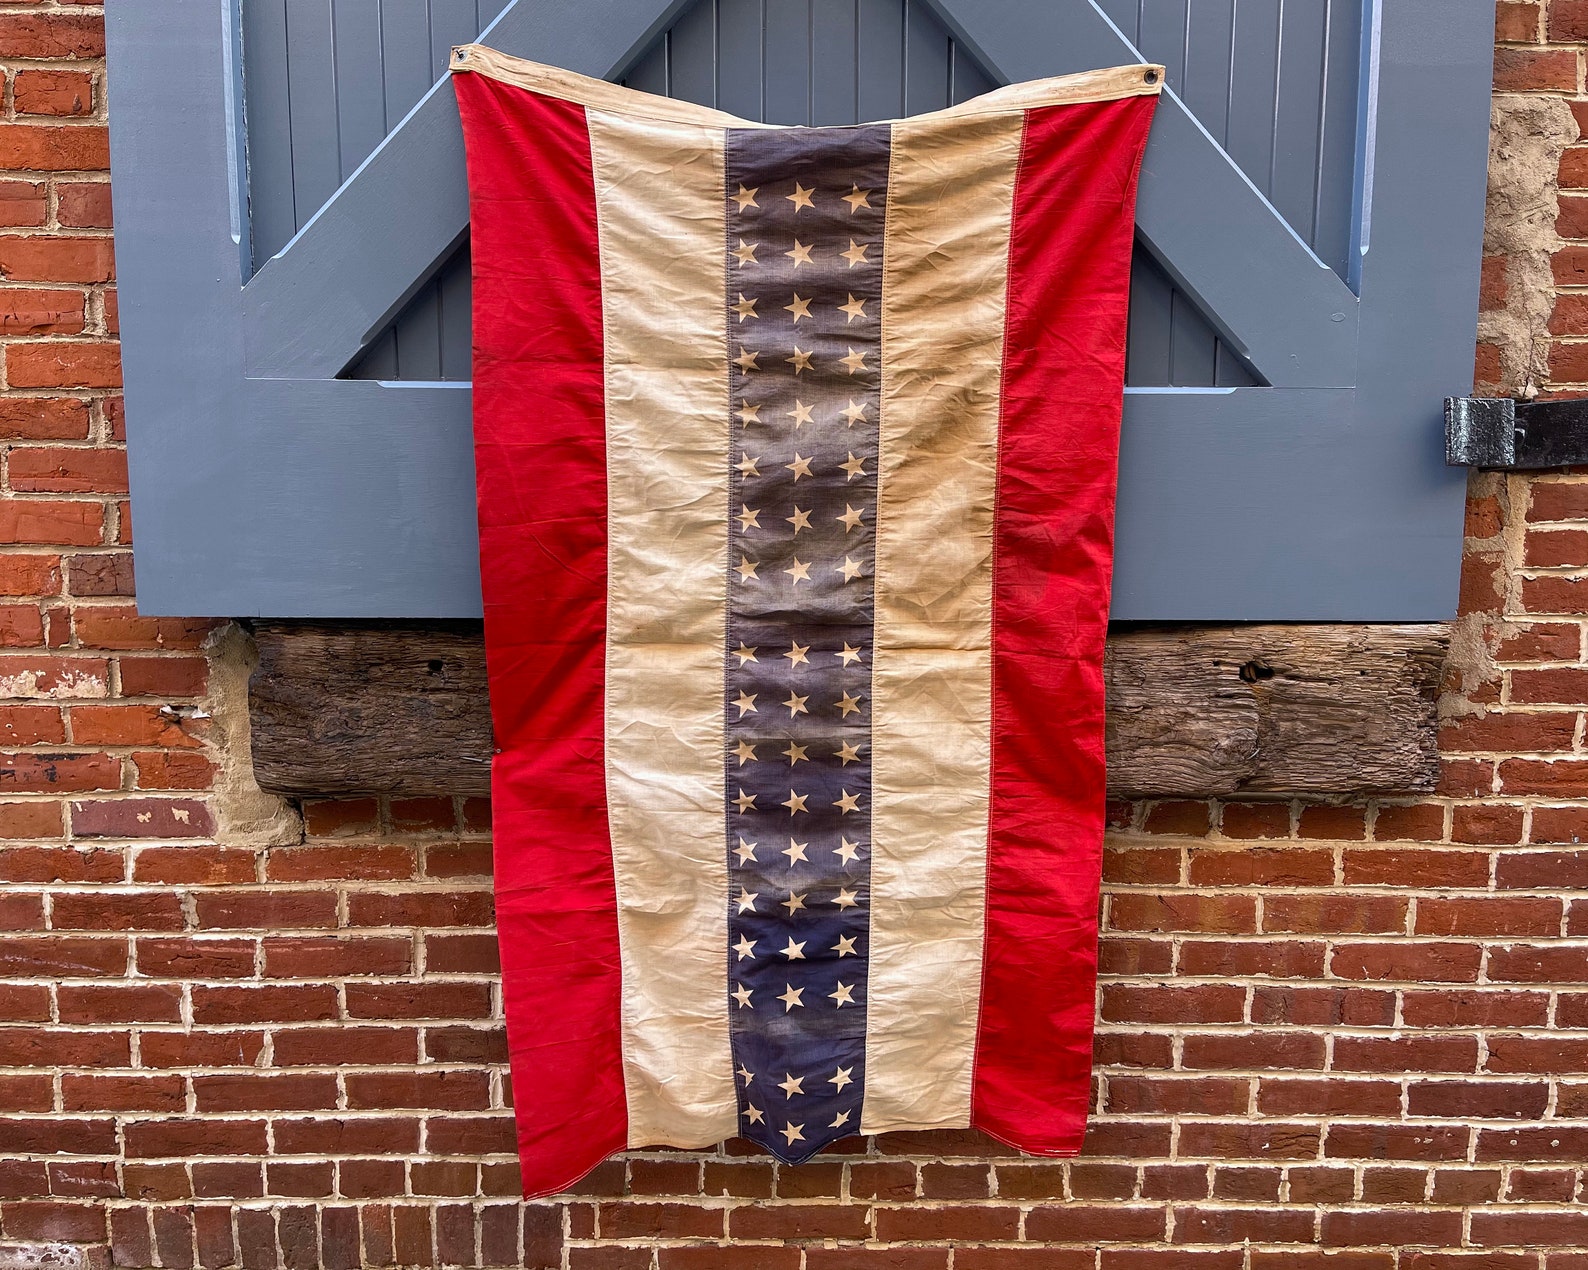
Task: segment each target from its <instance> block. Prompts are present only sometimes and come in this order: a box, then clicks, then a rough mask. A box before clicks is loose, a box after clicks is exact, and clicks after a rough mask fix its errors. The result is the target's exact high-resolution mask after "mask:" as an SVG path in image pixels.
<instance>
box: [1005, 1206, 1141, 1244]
mask: <svg viewBox="0 0 1588 1270" xmlns="http://www.w3.org/2000/svg"><path fill="white" fill-rule="evenodd" d="M1166 1224H1167V1223H1166V1222H1165V1215H1164V1212H1163V1210H1162V1209H1159V1208H1146V1207H1120V1206H1108V1207H1091V1206H1087V1205H1082V1204H1076V1203H1073V1202H1072V1203H1069V1204H1065V1205H1062V1206H1053V1207H1049V1206H1045V1205H1039V1206H1037V1207H1035V1208H1033V1209H1032V1210H1031V1211H1030V1212H1029V1213H1028V1214H1027V1215H1026V1238H1027V1239H1036V1240H1049V1241H1052V1242H1054V1243H1060V1242H1063V1243H1082V1242H1087V1243H1090V1242H1094V1241H1095V1242H1098V1243H1126V1242H1141V1241H1145V1240H1153V1239H1162V1238H1163V1237H1164V1231H1165V1226H1166Z"/></svg>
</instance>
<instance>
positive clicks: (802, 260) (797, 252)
mask: <svg viewBox="0 0 1588 1270" xmlns="http://www.w3.org/2000/svg"><path fill="white" fill-rule="evenodd" d="M783 254H784V255H785V256H787V257H788V258H789V259H790V260H792V261H793V262H794V267H795V268H796V269H798V268H799V267H800V266H801V265H808V264H810V263H811V249H810V246H809V244H807V243H802V242H801V241H800V240H799V239H798V238H796V239H795V240H794V250H793V251H785V252H784V253H783Z"/></svg>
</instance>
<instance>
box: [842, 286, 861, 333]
mask: <svg viewBox="0 0 1588 1270" xmlns="http://www.w3.org/2000/svg"><path fill="white" fill-rule="evenodd" d="M844 294H845V295H848V296H849V303H848V304H840V305H839V306H838V311H839V312H840V313H847V314H849V316H848V317H847V318H846V319H845V320H844V325H845V326H848V325H849V324H850V323H851V322H853V321H854V320H855V319H856V318H863V317H865V316H866V302H865V301H864V300H857V299H855V297H854V296H853V295H851V294H850V293H849V292H847V291H846V292H845V293H844Z"/></svg>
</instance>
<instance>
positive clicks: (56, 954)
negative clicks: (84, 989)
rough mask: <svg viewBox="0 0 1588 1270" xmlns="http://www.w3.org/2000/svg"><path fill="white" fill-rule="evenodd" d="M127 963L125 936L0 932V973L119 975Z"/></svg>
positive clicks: (9, 975)
mask: <svg viewBox="0 0 1588 1270" xmlns="http://www.w3.org/2000/svg"><path fill="white" fill-rule="evenodd" d="M126 966H127V941H126V940H124V939H78V938H74V937H72V936H63V935H41V936H11V935H6V934H0V976H5V977H7V978H18V979H46V978H48V979H71V978H87V977H91V976H98V975H119V974H121V973H123V972H124V971H125V970H126Z"/></svg>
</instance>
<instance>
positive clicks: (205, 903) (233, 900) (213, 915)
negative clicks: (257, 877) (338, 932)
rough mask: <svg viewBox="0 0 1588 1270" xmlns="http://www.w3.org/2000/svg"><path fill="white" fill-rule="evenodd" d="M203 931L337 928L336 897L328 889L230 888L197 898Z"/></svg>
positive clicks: (199, 921)
mask: <svg viewBox="0 0 1588 1270" xmlns="http://www.w3.org/2000/svg"><path fill="white" fill-rule="evenodd" d="M193 903H194V907H195V909H196V910H197V912H198V925H199V927H200V928H201V929H203V930H333V929H335V927H336V924H337V922H336V896H335V895H334V894H330V893H327V892H302V891H298V892H270V891H230V892H220V893H211V894H207V895H206V894H201V895H197V896H195V897H194V901H193Z"/></svg>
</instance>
